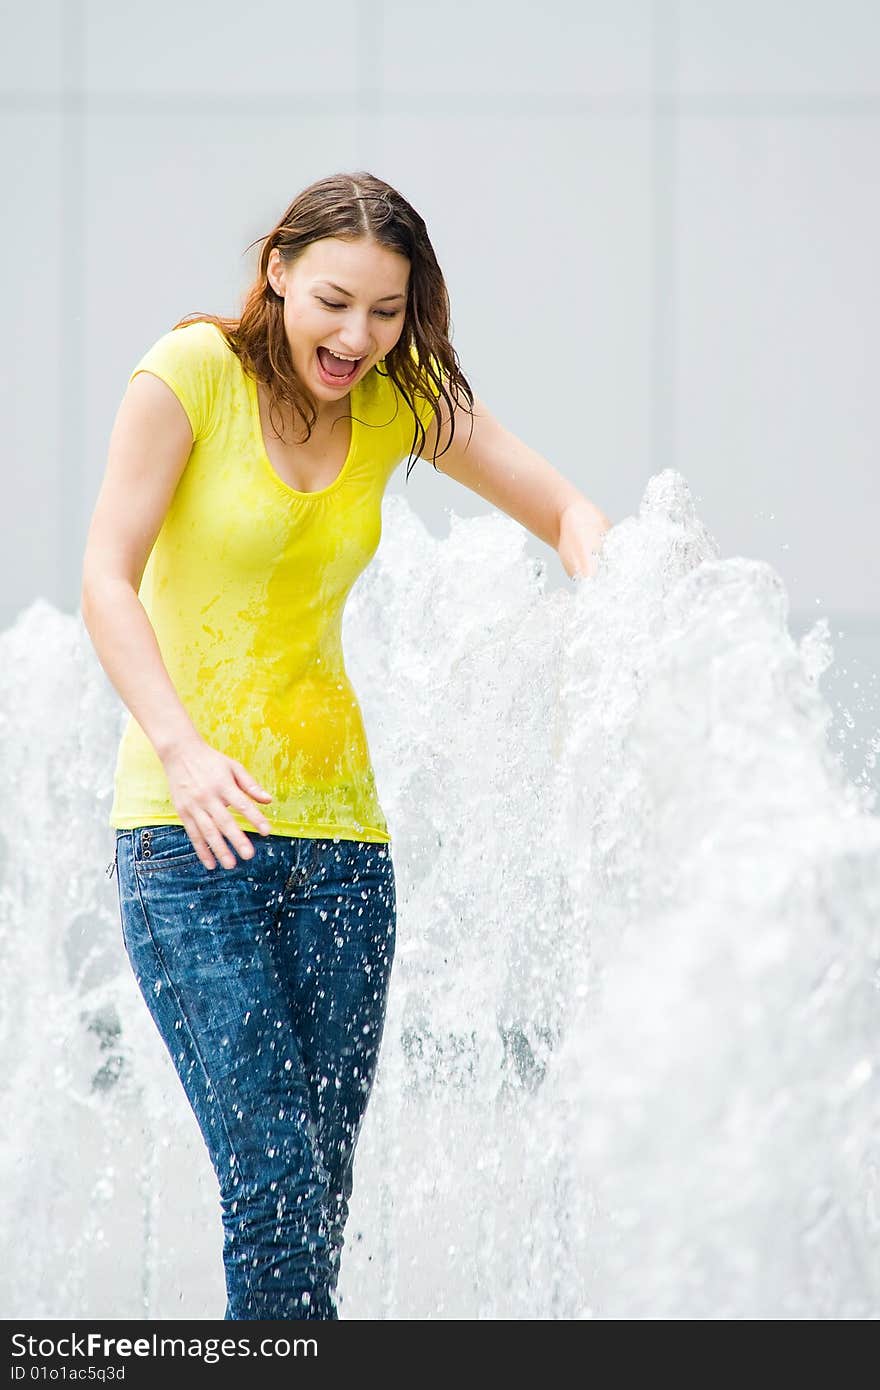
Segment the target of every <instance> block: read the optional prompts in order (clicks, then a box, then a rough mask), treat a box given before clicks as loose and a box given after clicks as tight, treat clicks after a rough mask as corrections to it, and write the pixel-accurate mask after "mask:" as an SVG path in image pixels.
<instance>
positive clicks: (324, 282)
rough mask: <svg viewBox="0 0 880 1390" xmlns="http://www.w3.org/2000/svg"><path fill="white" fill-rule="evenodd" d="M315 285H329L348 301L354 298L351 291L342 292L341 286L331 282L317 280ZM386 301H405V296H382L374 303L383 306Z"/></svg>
mask: <svg viewBox="0 0 880 1390" xmlns="http://www.w3.org/2000/svg"><path fill="white" fill-rule="evenodd" d="M317 283H318V284H319V285H329V286H330V288H331V290H338V292H339V293H340V294H344V295H346V296H347V298H349V299H353V298H354V296H353V295H352V293H351V290H344V289H343V288H342V286H341V285H334V284H333V282H332V280H319V281H318V282H317ZM386 299H406V295H405V294H402V293H401V294H384V295H383V296H382V298H381V299H378V300H377V301H376V303H377V304H384V303H385V301H386Z"/></svg>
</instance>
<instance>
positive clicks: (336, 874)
mask: <svg viewBox="0 0 880 1390" xmlns="http://www.w3.org/2000/svg"><path fill="white" fill-rule="evenodd" d="M248 837H249V839H250V840H251V843H252V844H253V846H254V856H253V858H252V859H250V860H243V859H240V858H239V857H238V854H237V853H236V854H235V858H236V864H235V867H234V868H233V869H225V868H223V866H222V865H220V864H219V863H218V865H217V867H216V868H215V869H206V868H205V866H204V865H203V864H202V862H201V860H200V859H199V857H198V855H197V854H196V852H195V850H194V848H193V846H192V842H191V841H190V838H189V836H188V834H187V832H186V830H185V828H184V826H182V825H152V826H140V827H138V828H137V829H135V830H117V831H116V869H117V885H118V893H119V905H120V915H121V919H122V936H123V941H124V943H125V949H126V951H127V953H128V958H129V960H130V962H131V965H132V967H133V969H134V973H135V977H136V979H137V982H138V985H139V987H140V990H141V993H142V994H143V997H144V1000H145V1001H146V1004H147V1008H148V1009H149V1011H150V1013H151V1014H152V1016H153V1019H154V1021H155V1023H156V1027H157V1028H158V1030H159V1033H160V1035H161V1037H162V1039H163V1041H164V1043H165V1045H166V1047H167V1048H168V1050H169V1052H170V1054H171V1057H172V1059H173V1062H174V1065H175V1068H176V1070H177V1073H178V1075H179V1077H180V1080H181V1082H182V1084H183V1088H184V1091H185V1092H186V1096H187V1099H188V1100H189V1103H190V1105H191V1106H192V1109H193V1111H194V1113H195V1116H196V1119H197V1120H198V1123H199V1127H200V1129H201V1132H202V1135H203V1136H204V1139H205V1143H206V1144H207V1146H208V1151H209V1153H210V1156H211V1162H212V1164H213V1167H214V1171H215V1173H216V1174H217V1180H218V1183H219V1187H220V1205H221V1214H222V1220H223V1262H224V1266H225V1272H226V1292H227V1307H226V1313H225V1317H226V1318H259V1319H307V1318H337V1317H338V1312H337V1306H336V1284H337V1278H338V1274H339V1261H340V1257H341V1252H342V1245H343V1229H344V1226H345V1222H346V1219H347V1216H348V1201H349V1198H350V1196H351V1190H352V1167H353V1160H354V1150H355V1144H356V1142H357V1138H358V1134H359V1132H360V1127H361V1122H362V1120H363V1117H364V1112H365V1109H366V1106H367V1101H368V1100H369V1096H370V1091H371V1089H372V1085H373V1078H374V1075H375V1070H376V1062H377V1057H378V1052H379V1046H380V1043H381V1040H382V1032H383V1027H384V1022H385V1003H386V997H387V991H388V982H389V977H390V973H391V965H392V961H393V958H394V945H395V930H396V917H397V908H396V895H395V881H394V868H393V865H392V860H391V853H390V849H391V847H390V845H389V844H387V843H385V844H374V843H370V842H367V841H362V840H334V839H311V838H306V837H292V836H286V835H266V836H263V835H259V834H257V833H256V832H251V833H249V836H248ZM233 852H234V851H233ZM234 853H235V852H234Z"/></svg>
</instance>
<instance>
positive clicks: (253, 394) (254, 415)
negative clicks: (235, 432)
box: [244, 372, 361, 500]
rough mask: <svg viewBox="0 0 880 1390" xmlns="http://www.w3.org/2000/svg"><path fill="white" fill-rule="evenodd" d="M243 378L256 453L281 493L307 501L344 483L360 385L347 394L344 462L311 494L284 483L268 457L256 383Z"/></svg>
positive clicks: (247, 376)
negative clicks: (348, 418)
mask: <svg viewBox="0 0 880 1390" xmlns="http://www.w3.org/2000/svg"><path fill="white" fill-rule="evenodd" d="M244 377H245V382H246V384H247V392H248V396H249V398H250V405H251V420H252V423H253V430H254V434H255V437H256V442H257V451H258V453H259V455H260V461H261V462H262V464H263V467H264V469H266V470H267V471H268V473H269V474H270V475H271V477H272V478H273V479H274V480H275V482H276V484H277V485H278V487H279V488H281V490H282V492H284V493H286V494H287V495H288V496H289V497H297V498H301V499H305V500H308V499H310V498H317V497H326V496H327V494H328V493H331V492H335V491H336V489H337V488H338V487H339V486H340V484H341V483H343V482H344V481H345V477H346V474H347V473H348V470H349V468H350V466H351V462H352V459H353V458H354V455H355V446H356V442H357V441H356V437H355V431H356V429H357V422H356V420H355V410H354V408H353V407H354V393H355V391H357V390H358V389H359V388H360V384H361V383H360V382H359V381H356V382H355V384H354V386H352V388H351V391H350V392H349V406H350V413H351V438H350V440H349V443H348V453H347V454H346V456H345V461H344V463H343V465H342V467H341V468H340V470H339V472H338V473H337V474H336V477H335V478H334V479H333V481H332V483H328V484H327V486H326V487H320V488H317V489H316V490H314V491H312V492H300V490H299V488H295V487H291V485H290V483H286V482H285V481H284V479H283V478H282V476H281V474H280V473H279V472H278V471H277V469H276V468H275V465H274V464H273V462H272V460H271V459H270V457H269V452H268V450H267V448H266V441H265V439H264V438H263V423H262V421H261V419H260V398H259V395H258V394H257V383H256V380H255V378H254V377H252V376H251V374H250V373H249V372H245V373H244Z"/></svg>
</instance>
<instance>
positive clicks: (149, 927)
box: [132, 860, 242, 1176]
mask: <svg viewBox="0 0 880 1390" xmlns="http://www.w3.org/2000/svg"><path fill="white" fill-rule="evenodd" d="M132 867H133V869H134V874H133V877H134V882H135V887H136V888H137V897H138V902H139V903H140V909H141V912H142V913H143V918H144V925H145V926H146V928H147V934H148V935H149V938H150V941H151V942H152V943H153V950H154V951H155V952H156V958H157V960H158V961H159V964H160V965H161V967H162V973H163V974H164V976H165V980H166V983H167V988H168V989H170V990H171V994H172V996H173V998H174V1000H175V1002H176V1004H177V1007H178V1010H179V1011H180V1017H181V1018H182V1019H183V1026H184V1027H185V1029H186V1032H187V1036H188V1038H189V1041H190V1044H191V1045H192V1049H193V1052H194V1053H195V1055H196V1057H198V1059H199V1065H200V1066H201V1068H202V1071H203V1072H204V1074H205V1079H206V1080H207V1082H208V1085H209V1086H210V1087H211V1090H212V1091H213V1092H214V1094H215V1097H218V1092H217V1087H216V1085H215V1083H214V1082H213V1081H212V1080H211V1073H210V1072H209V1071H208V1068H207V1066H206V1065H205V1059H204V1057H203V1056H202V1050H201V1048H200V1047H199V1044H198V1040H197V1038H196V1036H195V1033H194V1032H193V1030H192V1026H191V1024H190V1021H189V1014H188V1013H187V1011H186V1009H185V1008H184V1004H183V1000H182V999H181V997H180V995H179V994H178V992H177V990H176V989H175V987H174V981H173V980H172V978H171V976H170V974H169V972H168V966H167V965H166V963H165V956H164V954H163V951H162V947H161V946H160V945H159V942H158V941H157V940H156V936H155V933H154V931H153V927H152V924H151V922H150V918H149V914H148V912H147V909H146V904H145V903H144V899H143V894H142V892H141V881H140V878H139V877H138V870H137V861H136V860H133V865H132ZM175 1070H176V1068H175ZM184 1095H185V1096H186V1093H185V1092H184ZM186 1101H187V1104H189V1103H190V1102H189V1097H188V1096H186ZM215 1104H216V1106H217V1113H218V1115H219V1116H220V1120H221V1123H222V1125H223V1132H224V1134H225V1135H226V1142H227V1144H228V1145H229V1152H230V1153H231V1154H232V1160H233V1163H234V1164H235V1170H236V1172H237V1173H238V1174H239V1176H241V1175H242V1168H241V1162H240V1160H239V1157H238V1154H237V1152H236V1149H235V1145H234V1144H233V1142H232V1135H231V1134H230V1133H229V1127H228V1125H227V1123H226V1116H225V1115H224V1113H223V1106H222V1105H221V1104H220V1101H219V1098H217V1099H215ZM190 1109H192V1106H191V1105H190Z"/></svg>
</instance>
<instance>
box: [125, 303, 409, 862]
mask: <svg viewBox="0 0 880 1390" xmlns="http://www.w3.org/2000/svg"><path fill="white" fill-rule="evenodd" d="M141 371H149V372H152V373H154V374H155V375H156V376H158V377H161V379H162V380H163V381H164V382H166V383H167V384H168V386H170V388H171V390H172V391H173V392H174V394H175V395H176V396H177V398H178V400H179V401H180V402H181V404H182V406H183V408H184V410H185V411H186V413H187V416H188V418H189V421H190V424H191V426H192V431H193V440H194V442H193V448H192V452H191V453H190V456H189V459H188V460H187V464H186V467H185V469H184V471H183V475H182V477H181V480H180V483H179V484H178V487H177V489H176V490H175V493H174V496H173V498H172V501H171V505H170V507H169V509H168V511H167V513H166V515H165V519H164V521H163V524H162V528H161V530H160V532H159V534H158V536H157V538H156V542H155V544H154V546H153V549H152V551H151V552H150V556H149V558H148V560H147V564H146V567H145V569H144V574H143V578H142V581H141V585H140V588H139V590H138V594H139V597H140V599H141V602H142V603H143V606H144V608H145V609H146V612H147V615H148V616H149V618H150V622H151V624H152V626H153V629H154V631H155V633H156V638H157V641H158V643H159V649H160V651H161V653H162V658H163V660H164V662H165V665H166V667H167V669H168V672H169V675H170V676H171V679H172V681H173V683H174V687H175V689H176V691H177V693H178V695H179V696H180V699H181V701H182V702H183V704H184V706H185V708H186V710H187V712H188V714H189V716H190V718H191V719H192V721H193V723H194V725H195V727H196V728H197V729H198V731H199V733H200V734H201V735H202V737H203V738H204V739H205V740H206V741H207V742H208V743H209V744H211V746H212V747H214V748H218V749H219V750H220V751H221V752H223V753H225V754H227V755H228V756H230V757H234V758H236V759H238V761H239V762H241V763H243V764H244V766H245V767H246V768H247V770H248V772H250V773H251V774H252V775H253V776H254V777H255V778H256V779H257V781H258V782H259V783H260V785H261V786H263V787H264V788H265V789H266V791H268V792H270V793H271V795H272V798H273V799H272V801H271V802H268V803H263V802H258V803H257V804H258V805H259V806H260V807H261V810H262V811H263V814H264V815H265V817H266V819H267V821H268V822H269V824H270V826H271V829H272V832H273V833H274V834H276V835H301V836H315V837H318V838H324V837H327V838H330V837H334V836H336V837H338V838H340V839H353V840H372V841H379V842H386V841H389V840H390V838H391V836H390V834H389V832H388V826H387V823H386V820H385V816H384V815H383V812H382V808H381V805H380V803H379V799H378V795H377V791H376V783H375V778H374V774H373V768H372V764H371V759H370V752H369V748H368V744H367V736H366V732H365V729H364V724H363V719H362V715H361V710H360V706H359V704H358V700H357V696H356V695H355V692H354V689H353V687H352V685H351V683H350V681H349V679H348V676H347V674H346V670H345V662H344V658H343V653H342V642H341V633H342V612H343V607H344V605H345V601H346V598H347V597H348V594H349V591H350V590H351V588H352V585H353V584H354V582H355V580H356V579H357V577H358V575H359V574H360V573H361V572H362V571H363V570H364V569H365V568H366V566H367V565H368V564H369V562H370V560H371V558H372V556H373V555H374V553H375V551H376V549H377V547H378V545H379V539H380V536H381V532H382V520H381V503H382V496H383V493H384V491H385V486H386V484H387V482H388V480H389V478H390V477H391V474H392V473H393V471H394V469H395V467H396V465H397V464H398V463H399V462H400V461H401V460H402V459H404V458H407V457H408V456H409V453H410V449H411V447H412V441H413V433H414V420H413V415H412V411H411V410H410V409H409V407H408V406H407V404H406V402H405V400H404V399H403V396H402V395H401V393H400V392H399V391H398V390H397V388H396V387H395V386H394V384H393V382H392V381H391V380H390V378H389V377H388V376H386V375H384V368H380V369H377V368H376V367H373V368H372V369H371V370H370V371H369V372H368V373H367V375H366V376H365V377H363V378H362V379H361V380H360V381H358V382H356V383H355V385H354V386H353V387H352V390H351V398H350V408H351V415H352V417H353V418H352V423H351V447H350V449H349V452H348V456H347V458H346V460H345V463H344V465H343V468H342V471H341V472H340V474H339V476H338V477H337V478H336V479H335V481H334V482H332V483H331V484H330V485H329V487H325V488H322V489H321V490H320V491H318V492H307V493H305V492H298V491H296V490H295V489H294V488H292V487H289V486H288V485H287V483H285V482H284V481H283V480H282V479H281V478H280V477H279V475H278V474H277V473H276V472H275V469H274V468H273V467H272V464H271V463H270V461H269V458H268V456H267V454H266V450H265V445H264V442H263V433H262V429H261V426H260V415H259V405H258V398H257V389H256V383H255V381H254V379H253V378H252V377H251V376H249V375H248V374H247V373H246V372H245V371H244V369H243V367H242V365H241V363H240V361H239V359H238V358H237V357H236V355H235V353H234V352H233V351H232V350H231V348H230V347H229V345H228V344H227V343H226V340H225V339H224V337H223V335H222V333H221V332H220V330H219V329H218V328H217V327H216V326H215V325H214V324H211V323H204V322H197V323H191V324H187V325H185V326H184V327H182V328H177V329H172V330H171V332H169V333H166V334H165V335H164V336H163V337H161V338H160V339H159V340H158V342H156V343H155V344H154V345H153V347H151V348H150V350H149V351H148V352H147V353H146V354H145V355H144V356H143V357H142V358H141V360H140V362H139V363H138V365H137V366H136V367H135V369H134V371H133V372H132V374H131V377H134V376H135V375H136V374H137V373H138V372H141ZM131 377H130V378H129V380H131ZM427 385H429V384H427ZM415 400H416V408H417V410H418V413H419V416H420V418H421V420H422V422H423V424H424V425H425V426H426V427H427V426H428V425H429V424H430V422H431V420H432V419H433V418H434V417H433V411H432V409H431V406H430V404H429V403H428V399H427V398H426V396H420V395H416V397H415ZM230 814H231V815H232V816H233V817H234V819H235V820H236V821H237V822H238V824H239V825H241V826H242V827H244V828H245V829H246V830H250V831H253V830H254V829H255V827H254V826H253V825H252V824H251V822H250V821H249V820H248V819H247V817H246V816H245V815H244V813H243V812H241V811H238V810H236V809H235V808H231V810H230ZM154 822H155V823H166V822H167V823H173V824H178V825H179V824H181V823H182V822H181V819H180V816H179V814H178V813H177V810H176V808H175V806H174V803H173V802H172V800H171V798H170V794H169V788H168V779H167V777H166V775H165V770H164V768H163V766H162V763H161V761H160V759H159V757H158V755H157V754H156V752H155V750H154V748H153V746H152V744H151V743H150V741H149V740H148V739H147V737H146V735H145V734H144V732H143V730H142V729H141V727H140V725H139V724H138V723H137V721H136V720H135V719H134V717H133V716H132V715H129V718H128V722H127V724H126V725H125V728H124V731H123V734H122V738H121V740H120V744H119V749H118V754H117V761H116V769H115V776H114V800H113V805H112V808H111V811H110V821H109V823H110V825H111V826H113V827H114V828H117V829H127V828H131V827H133V826H139V825H148V824H152V823H154Z"/></svg>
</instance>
